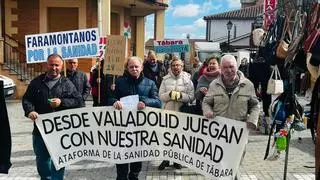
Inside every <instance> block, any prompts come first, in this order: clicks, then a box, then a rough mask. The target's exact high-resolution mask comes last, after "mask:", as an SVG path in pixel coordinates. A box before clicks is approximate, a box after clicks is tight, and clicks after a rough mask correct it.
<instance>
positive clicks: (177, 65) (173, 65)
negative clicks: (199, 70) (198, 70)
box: [171, 64, 182, 67]
mask: <svg viewBox="0 0 320 180" xmlns="http://www.w3.org/2000/svg"><path fill="white" fill-rule="evenodd" d="M171 66H172V67H179V66H182V65H181V64H171Z"/></svg>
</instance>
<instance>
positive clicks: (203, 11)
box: [145, 0, 240, 41]
mask: <svg viewBox="0 0 320 180" xmlns="http://www.w3.org/2000/svg"><path fill="white" fill-rule="evenodd" d="M168 5H169V7H168V8H167V10H166V11H165V22H164V24H165V28H164V34H165V38H170V39H186V36H187V34H189V35H190V38H191V39H205V34H206V22H205V21H204V20H203V17H204V16H208V15H212V14H217V13H222V12H226V11H230V10H234V9H239V8H240V0H169V1H168ZM153 29H154V15H149V16H147V18H146V37H145V40H146V41H147V40H148V39H149V38H153Z"/></svg>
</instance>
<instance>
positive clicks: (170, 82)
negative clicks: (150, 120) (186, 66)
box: [159, 71, 194, 111]
mask: <svg viewBox="0 0 320 180" xmlns="http://www.w3.org/2000/svg"><path fill="white" fill-rule="evenodd" d="M171 91H179V92H180V93H181V94H182V98H181V99H179V100H178V101H173V100H171V98H170V92H171ZM159 96H160V100H161V101H162V102H163V103H164V109H168V110H174V111H180V107H181V106H182V105H183V104H184V103H191V102H192V101H193V100H194V87H193V83H192V81H191V79H190V74H189V73H186V72H183V71H182V72H181V73H180V75H178V76H175V75H174V74H173V73H172V72H171V71H170V72H169V73H168V74H167V75H166V76H164V77H163V80H162V83H161V86H160V90H159Z"/></svg>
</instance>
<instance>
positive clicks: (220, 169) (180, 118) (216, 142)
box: [36, 106, 248, 179]
mask: <svg viewBox="0 0 320 180" xmlns="http://www.w3.org/2000/svg"><path fill="white" fill-rule="evenodd" d="M36 125H37V127H38V128H39V131H40V133H41V135H42V137H43V139H44V142H45V144H46V146H47V148H48V151H49V153H50V155H51V158H52V160H53V162H54V165H55V166H56V168H57V169H60V168H62V167H65V166H67V165H70V164H72V163H75V162H78V161H81V160H85V159H91V160H97V161H109V162H112V163H129V162H136V161H152V160H170V161H174V162H177V163H180V164H182V165H185V166H187V167H189V168H191V169H193V170H195V171H197V172H199V173H201V174H203V175H205V176H207V177H209V178H213V179H217V178H219V179H232V178H233V177H235V175H236V173H237V169H238V166H239V163H240V159H241V156H242V153H243V151H244V148H245V144H246V142H247V139H248V129H247V126H246V123H245V122H241V121H235V120H232V119H227V118H223V117H215V118H214V119H206V118H205V117H204V116H198V115H192V114H186V113H180V112H174V111H168V110H162V109H156V108H149V107H147V108H145V109H144V110H143V111H135V110H132V111H126V110H122V111H119V110H115V109H114V108H113V107H112V106H104V107H86V108H78V109H70V110H65V111H58V112H54V113H49V114H41V115H40V117H39V119H37V120H36Z"/></svg>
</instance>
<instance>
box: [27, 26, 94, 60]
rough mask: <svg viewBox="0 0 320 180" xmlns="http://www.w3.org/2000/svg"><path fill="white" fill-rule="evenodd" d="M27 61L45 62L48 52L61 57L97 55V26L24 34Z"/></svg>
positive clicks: (71, 57)
mask: <svg viewBox="0 0 320 180" xmlns="http://www.w3.org/2000/svg"><path fill="white" fill-rule="evenodd" d="M25 45H26V58H27V63H40V62H46V61H47V57H48V56H49V55H50V54H53V53H56V54H59V55H61V57H62V58H63V59H73V58H84V57H97V56H98V50H99V49H98V47H99V33H98V28H91V29H81V30H74V31H61V32H53V33H44V34H32V35H26V36H25Z"/></svg>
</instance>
